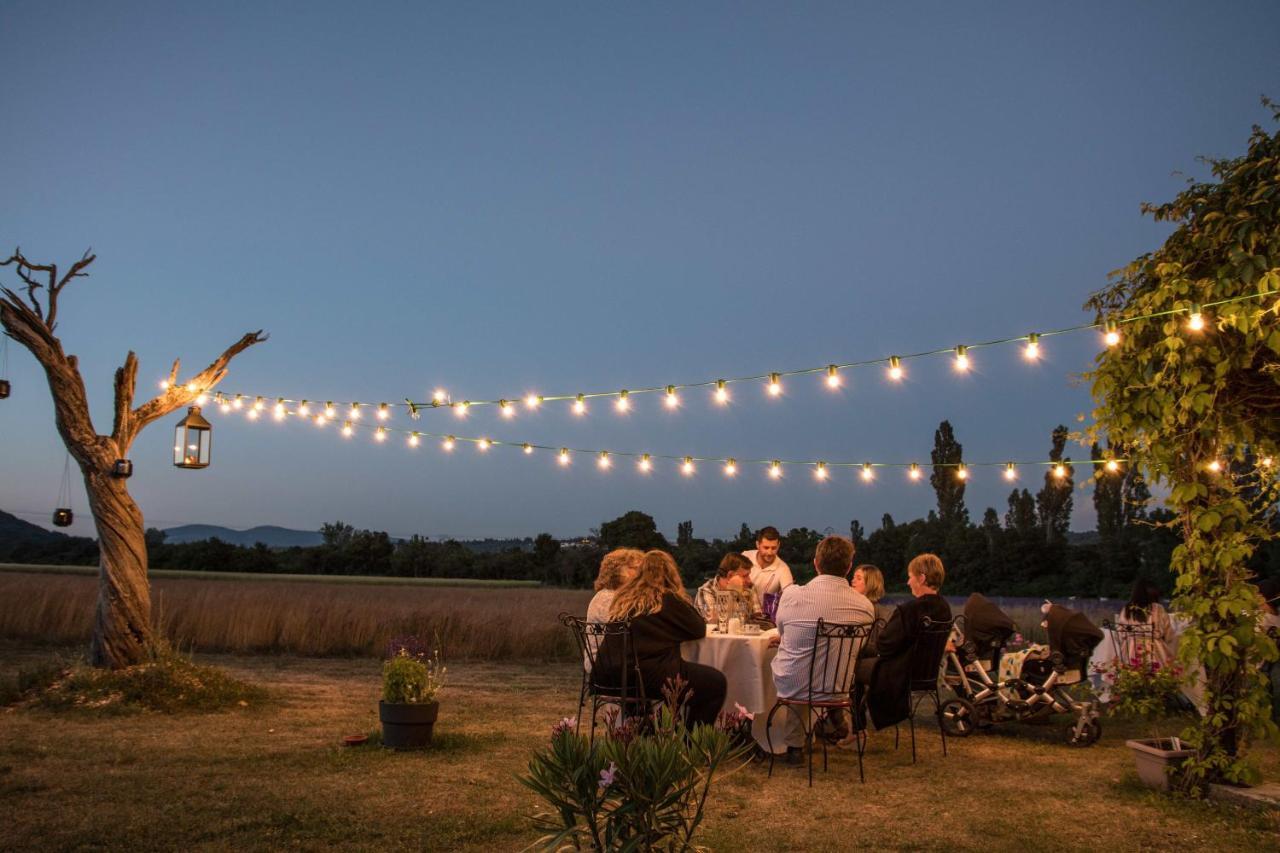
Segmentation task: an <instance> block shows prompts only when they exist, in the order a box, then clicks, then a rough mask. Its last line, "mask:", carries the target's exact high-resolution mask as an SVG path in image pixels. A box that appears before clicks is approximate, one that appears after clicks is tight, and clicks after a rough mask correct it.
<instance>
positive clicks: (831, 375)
mask: <svg viewBox="0 0 1280 853" xmlns="http://www.w3.org/2000/svg"><path fill="white" fill-rule="evenodd" d="M827 387H828V388H839V387H840V368H838V367H836V366H835V365H834V364H828V365H827Z"/></svg>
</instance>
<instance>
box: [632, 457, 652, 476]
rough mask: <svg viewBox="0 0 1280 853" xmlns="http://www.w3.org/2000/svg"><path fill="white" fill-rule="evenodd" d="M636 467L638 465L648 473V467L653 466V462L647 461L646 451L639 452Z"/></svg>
mask: <svg viewBox="0 0 1280 853" xmlns="http://www.w3.org/2000/svg"><path fill="white" fill-rule="evenodd" d="M636 467H638V468H639V469H640V470H641V471H644V472H645V473H648V471H649V469H650V468H652V467H653V463H652V462H651V461H649V454H648V453H642V454H640V461H639V462H637V463H636Z"/></svg>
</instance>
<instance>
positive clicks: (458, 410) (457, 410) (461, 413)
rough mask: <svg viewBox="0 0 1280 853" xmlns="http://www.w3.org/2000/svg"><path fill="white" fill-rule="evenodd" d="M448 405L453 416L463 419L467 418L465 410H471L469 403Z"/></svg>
mask: <svg viewBox="0 0 1280 853" xmlns="http://www.w3.org/2000/svg"><path fill="white" fill-rule="evenodd" d="M450 405H452V406H453V413H454V414H455V415H457V416H458V417H460V418H465V417H466V416H467V409H469V408H471V401H470V400H463V401H462V402H461V403H451V404H450Z"/></svg>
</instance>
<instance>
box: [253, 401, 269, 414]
mask: <svg viewBox="0 0 1280 853" xmlns="http://www.w3.org/2000/svg"><path fill="white" fill-rule="evenodd" d="M265 405H266V403H265V402H264V401H263V399H262V398H261V397H254V398H253V410H254V411H255V412H261V411H262V408H263V406H265Z"/></svg>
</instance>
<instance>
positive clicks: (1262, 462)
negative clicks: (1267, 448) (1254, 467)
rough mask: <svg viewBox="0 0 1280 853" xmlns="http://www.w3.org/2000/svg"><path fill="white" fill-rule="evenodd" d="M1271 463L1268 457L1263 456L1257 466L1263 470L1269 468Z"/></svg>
mask: <svg viewBox="0 0 1280 853" xmlns="http://www.w3.org/2000/svg"><path fill="white" fill-rule="evenodd" d="M1273 462H1274V460H1272V458H1271V457H1270V456H1264V457H1262V458H1261V459H1259V460H1258V464H1259V465H1261V466H1262V467H1263V468H1270V467H1271V465H1272V464H1273Z"/></svg>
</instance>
